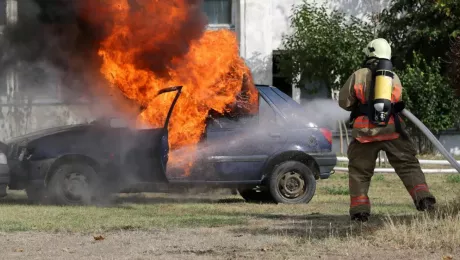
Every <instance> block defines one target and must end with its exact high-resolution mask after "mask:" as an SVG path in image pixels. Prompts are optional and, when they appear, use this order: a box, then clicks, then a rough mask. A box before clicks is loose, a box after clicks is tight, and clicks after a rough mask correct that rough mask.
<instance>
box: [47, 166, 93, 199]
mask: <svg viewBox="0 0 460 260" xmlns="http://www.w3.org/2000/svg"><path fill="white" fill-rule="evenodd" d="M97 184H98V175H97V173H96V171H95V170H94V169H93V168H92V167H91V166H90V165H88V164H85V163H82V162H69V163H65V164H62V165H60V166H59V167H58V168H57V169H56V170H55V171H54V173H53V175H52V177H51V180H50V181H49V183H48V185H47V186H48V187H47V190H48V192H49V195H50V196H51V200H52V202H53V203H56V204H64V205H81V204H91V202H92V198H93V197H94V195H95V194H96V192H97Z"/></svg>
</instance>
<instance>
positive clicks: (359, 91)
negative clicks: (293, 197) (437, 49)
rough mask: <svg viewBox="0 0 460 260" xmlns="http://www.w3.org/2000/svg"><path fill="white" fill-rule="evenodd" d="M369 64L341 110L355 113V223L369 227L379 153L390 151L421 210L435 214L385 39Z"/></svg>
mask: <svg viewBox="0 0 460 260" xmlns="http://www.w3.org/2000/svg"><path fill="white" fill-rule="evenodd" d="M363 51H364V53H365V54H366V60H365V62H364V63H363V66H362V68H361V69H359V70H357V71H355V72H354V73H353V74H352V75H351V76H350V77H349V78H348V79H347V81H346V83H345V84H344V85H343V87H342V89H341V90H340V93H339V106H340V107H341V108H342V109H344V110H346V111H350V112H351V115H350V124H351V126H352V128H353V129H352V137H353V138H352V141H351V143H350V144H349V146H348V150H347V154H348V159H349V164H348V170H349V191H350V209H349V214H350V217H351V219H352V220H356V221H362V222H365V221H367V220H368V219H369V217H370V213H371V203H370V200H369V197H368V191H369V185H370V182H371V178H372V176H373V174H374V169H375V165H376V160H377V157H378V153H379V152H380V151H381V150H383V151H385V153H386V155H387V157H388V160H389V162H390V164H391V165H392V166H393V168H394V169H395V171H396V174H397V175H398V176H399V178H400V179H401V181H402V182H403V184H404V186H405V187H406V189H407V191H408V193H409V194H410V196H411V197H412V199H413V202H414V204H415V207H416V209H417V210H419V211H426V210H432V209H434V206H435V204H436V199H435V197H434V196H433V195H432V194H431V192H430V190H429V188H428V185H427V183H426V180H425V176H424V173H423V172H422V170H421V167H420V163H419V161H418V159H417V158H416V153H417V151H416V149H415V146H414V144H413V143H412V142H411V140H410V138H409V136H408V134H407V132H406V131H405V124H404V122H403V121H402V120H400V115H399V113H398V112H400V111H401V110H402V109H403V108H404V103H403V102H402V101H401V95H402V85H401V82H400V79H399V78H398V76H397V75H396V74H395V73H394V72H393V71H392V64H391V47H390V45H389V44H388V42H387V41H386V40H385V39H381V38H378V39H375V40H373V41H371V42H370V43H369V44H368V45H367V46H366V48H364V50H363Z"/></svg>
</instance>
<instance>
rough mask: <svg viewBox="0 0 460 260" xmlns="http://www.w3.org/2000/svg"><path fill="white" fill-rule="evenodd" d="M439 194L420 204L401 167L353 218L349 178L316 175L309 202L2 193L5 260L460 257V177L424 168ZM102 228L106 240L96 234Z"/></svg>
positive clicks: (379, 179)
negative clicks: (110, 200)
mask: <svg viewBox="0 0 460 260" xmlns="http://www.w3.org/2000/svg"><path fill="white" fill-rule="evenodd" d="M427 178H428V182H429V184H430V186H431V189H432V191H433V193H434V194H435V195H436V196H437V198H438V200H439V202H440V208H439V210H438V212H437V213H435V214H431V215H428V214H424V213H418V212H416V211H415V209H414V207H413V205H412V202H411V200H410V197H409V195H408V194H407V192H406V191H405V190H404V187H403V185H402V183H401V182H400V181H399V179H398V178H397V177H396V176H395V175H394V174H378V175H376V176H375V177H374V180H373V183H372V187H371V191H370V197H371V200H372V203H373V213H374V216H373V219H372V220H371V221H370V223H368V224H366V225H360V224H355V223H351V222H350V221H349V219H348V216H347V212H348V203H349V202H348V195H347V188H346V187H347V182H348V179H347V176H346V175H345V174H335V175H334V176H333V177H332V178H331V179H329V180H322V181H319V182H318V189H317V193H316V195H315V197H314V198H313V200H312V201H311V202H310V203H309V204H307V205H274V204H251V203H245V202H244V201H243V200H242V199H241V198H240V197H239V196H233V195H228V193H224V192H215V193H210V194H195V195H187V196H185V195H171V194H169V195H165V194H132V195H120V196H118V198H117V200H116V202H115V204H114V205H112V206H110V207H54V206H33V205H27V203H26V200H25V196H24V194H23V193H22V192H13V193H11V195H10V196H9V197H8V198H5V199H3V200H2V201H0V252H2V257H1V258H2V259H28V260H31V259H192V258H193V259H249V258H252V259H358V258H361V259H407V258H410V259H457V258H458V257H459V256H460V250H459V249H460V221H459V220H460V214H459V207H458V206H459V205H460V203H458V204H457V203H456V198H457V197H458V190H459V188H460V175H459V177H457V175H452V176H450V175H440V174H439V175H438V174H436V175H434V174H428V175H427ZM98 236H102V237H103V238H104V239H101V240H97V239H96V238H98Z"/></svg>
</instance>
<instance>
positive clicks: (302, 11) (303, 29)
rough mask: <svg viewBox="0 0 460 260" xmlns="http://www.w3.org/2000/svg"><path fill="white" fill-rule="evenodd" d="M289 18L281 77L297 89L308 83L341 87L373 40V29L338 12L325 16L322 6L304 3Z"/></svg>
mask: <svg viewBox="0 0 460 260" xmlns="http://www.w3.org/2000/svg"><path fill="white" fill-rule="evenodd" d="M290 19H291V24H292V29H293V33H292V34H290V35H288V36H285V37H284V38H283V46H284V49H285V55H283V57H282V58H281V59H280V67H279V68H280V72H281V74H283V75H284V76H285V77H288V78H289V80H290V82H291V83H292V84H294V85H295V86H296V87H299V85H300V84H301V83H304V80H307V81H309V82H321V83H324V84H325V86H326V87H327V88H333V89H338V88H340V87H341V86H342V84H343V82H344V80H346V79H347V77H348V76H349V75H350V73H352V72H353V70H355V69H358V68H359V67H360V65H361V64H362V62H363V60H364V55H363V53H362V52H361V50H362V49H363V47H364V46H366V44H367V43H368V42H369V41H370V40H371V39H372V38H373V33H372V26H371V25H370V24H369V23H366V22H364V21H363V20H361V19H358V18H355V17H348V16H346V15H345V14H343V13H341V12H339V11H332V12H331V13H328V11H327V9H326V8H325V7H324V6H322V7H317V6H315V5H312V4H310V3H308V2H307V1H305V0H304V2H303V3H302V4H300V5H297V6H294V7H293V14H292V16H291V17H290ZM300 76H301V77H300ZM299 79H300V80H299ZM301 81H302V82H301Z"/></svg>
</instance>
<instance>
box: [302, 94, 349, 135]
mask: <svg viewBox="0 0 460 260" xmlns="http://www.w3.org/2000/svg"><path fill="white" fill-rule="evenodd" d="M302 106H303V108H304V110H305V114H303V115H301V118H302V119H301V120H303V121H305V122H306V123H313V124H316V125H318V126H320V127H327V128H330V129H332V130H335V129H336V128H337V124H338V121H339V120H341V121H346V120H348V118H349V116H350V112H348V111H345V110H343V109H342V108H341V107H340V106H339V104H338V101H336V100H332V99H320V98H318V99H313V100H307V101H303V102H302Z"/></svg>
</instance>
